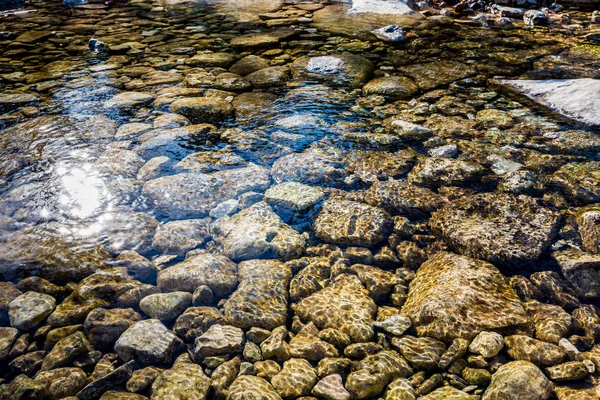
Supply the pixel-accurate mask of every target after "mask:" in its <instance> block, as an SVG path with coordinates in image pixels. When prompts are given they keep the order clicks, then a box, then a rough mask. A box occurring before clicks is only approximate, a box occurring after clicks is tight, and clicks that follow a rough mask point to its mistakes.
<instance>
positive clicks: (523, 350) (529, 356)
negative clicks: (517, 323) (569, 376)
mask: <svg viewBox="0 0 600 400" xmlns="http://www.w3.org/2000/svg"><path fill="white" fill-rule="evenodd" d="M504 341H505V342H506V347H507V351H508V354H509V355H510V356H511V357H512V358H513V359H515V360H523V361H529V362H532V363H534V364H536V365H539V366H541V367H548V366H552V365H556V364H559V363H561V362H562V361H564V360H565V358H566V354H565V352H564V351H563V350H562V349H561V348H560V347H558V346H556V345H553V344H550V343H546V342H542V341H540V340H536V339H533V338H530V337H528V336H525V335H513V336H507V337H506V338H504Z"/></svg>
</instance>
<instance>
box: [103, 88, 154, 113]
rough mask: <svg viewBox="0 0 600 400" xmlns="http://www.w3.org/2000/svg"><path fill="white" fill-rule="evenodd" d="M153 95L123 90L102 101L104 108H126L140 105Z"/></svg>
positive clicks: (152, 97) (150, 99)
mask: <svg viewBox="0 0 600 400" xmlns="http://www.w3.org/2000/svg"><path fill="white" fill-rule="evenodd" d="M152 99H154V95H152V94H150V93H141V92H123V93H119V94H117V95H116V96H114V97H113V98H111V99H110V100H108V101H107V102H105V103H104V107H106V108H118V109H120V110H128V109H131V108H134V107H140V106H143V105H146V104H148V103H150V102H151V101H152Z"/></svg>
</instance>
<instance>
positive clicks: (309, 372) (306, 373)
mask: <svg viewBox="0 0 600 400" xmlns="http://www.w3.org/2000/svg"><path fill="white" fill-rule="evenodd" d="M316 383H317V374H316V373H315V370H314V369H313V367H312V366H311V365H310V363H309V362H308V361H306V360H303V359H301V358H292V359H289V360H287V361H286V362H284V363H283V368H282V369H281V372H279V373H278V374H277V375H275V376H274V377H273V378H272V379H271V384H272V385H273V387H274V388H275V390H276V391H277V393H279V395H280V396H281V397H298V396H303V395H309V394H310V392H311V390H312V388H313V386H315V384H316Z"/></svg>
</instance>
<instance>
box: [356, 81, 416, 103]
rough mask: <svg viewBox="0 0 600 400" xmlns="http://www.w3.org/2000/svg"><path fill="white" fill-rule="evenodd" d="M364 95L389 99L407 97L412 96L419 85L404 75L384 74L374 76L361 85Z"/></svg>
mask: <svg viewBox="0 0 600 400" xmlns="http://www.w3.org/2000/svg"><path fill="white" fill-rule="evenodd" d="M362 90H363V94H365V95H366V96H370V95H379V96H384V97H388V98H391V99H407V98H411V97H412V96H414V95H415V94H416V93H417V92H418V91H419V87H418V86H417V85H416V84H415V83H414V82H413V80H412V79H410V78H407V77H404V76H384V77H381V78H375V79H373V80H372V81H369V82H368V83H367V84H366V85H365V86H363V89H362Z"/></svg>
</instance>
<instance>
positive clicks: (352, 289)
mask: <svg viewBox="0 0 600 400" xmlns="http://www.w3.org/2000/svg"><path fill="white" fill-rule="evenodd" d="M293 308H294V310H295V311H296V314H297V315H298V316H299V317H300V318H302V319H303V320H306V321H312V322H313V323H314V324H315V325H316V326H317V328H319V329H327V328H334V329H340V330H341V331H342V332H344V333H346V334H348V335H350V337H351V338H352V340H353V341H354V342H366V341H368V340H369V339H370V338H371V337H372V336H373V334H374V332H373V328H372V324H373V320H374V318H375V314H376V312H377V306H376V305H375V303H374V302H373V300H372V299H371V298H370V297H369V294H368V291H367V290H366V289H365V288H364V286H363V285H362V284H361V283H360V280H359V279H358V278H357V277H356V276H351V275H340V276H339V277H337V279H336V281H335V282H334V283H333V284H331V285H330V286H328V287H326V288H325V289H323V290H321V291H319V292H317V293H315V294H313V295H312V296H309V297H307V298H305V299H302V300H301V301H300V302H298V303H296V304H295V305H294V306H293Z"/></svg>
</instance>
